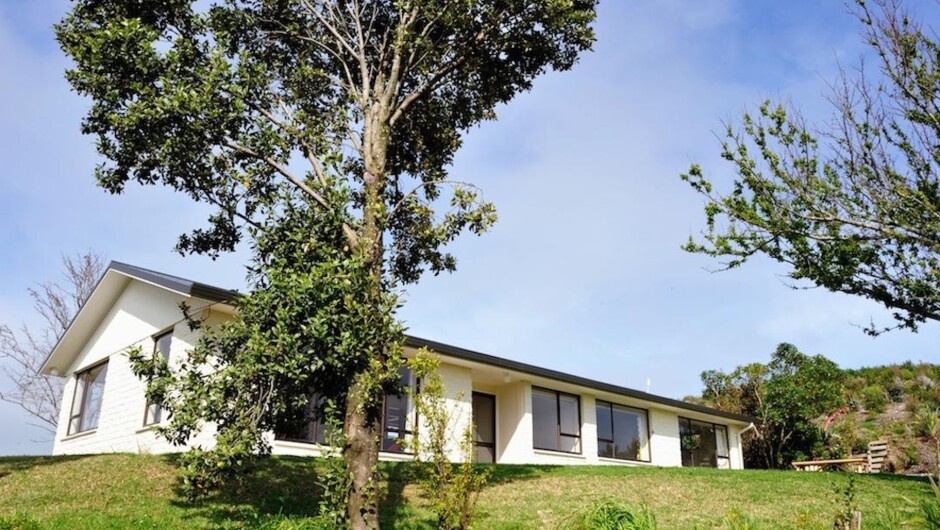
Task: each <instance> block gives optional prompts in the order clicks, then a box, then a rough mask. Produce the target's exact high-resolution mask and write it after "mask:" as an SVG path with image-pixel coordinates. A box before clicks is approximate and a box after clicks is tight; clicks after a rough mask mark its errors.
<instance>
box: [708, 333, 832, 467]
mask: <svg viewBox="0 0 940 530" xmlns="http://www.w3.org/2000/svg"><path fill="white" fill-rule="evenodd" d="M702 383H703V385H704V387H705V389H704V390H703V392H702V398H703V399H704V400H705V402H706V403H707V404H709V405H711V406H714V407H716V408H719V409H721V410H727V411H729V412H734V413H737V414H745V415H749V416H753V417H755V418H758V419H760V420H761V421H760V424H758V425H756V426H755V427H756V429H755V430H754V432H753V433H751V434H749V435H748V438H747V440H748V443H747V445H746V450H745V460H746V464H747V465H748V466H750V467H785V466H787V465H789V463H790V462H791V461H792V460H794V459H796V458H798V457H800V456H801V455H807V454H809V453H811V451H812V447H813V446H814V444H816V442H817V441H818V440H819V439H820V437H821V436H822V433H821V432H820V429H819V427H818V426H816V425H815V423H814V421H815V420H816V418H817V417H819V416H820V415H821V414H826V413H829V412H831V411H832V410H834V409H835V408H836V407H837V406H838V405H839V403H840V402H841V397H842V371H841V370H839V368H838V366H836V364H835V363H833V362H832V361H830V360H828V359H826V358H825V357H823V356H821V355H816V356H812V357H810V356H808V355H805V354H803V353H801V352H800V351H799V350H797V349H796V347H795V346H793V345H791V344H786V343H784V344H780V345H779V346H778V347H777V349H776V351H775V352H774V353H773V355H772V356H771V360H770V362H769V363H768V364H761V363H751V364H747V365H742V366H739V367H737V368H736V369H735V370H733V371H732V372H730V373H724V372H721V371H717V370H711V371H706V372H703V373H702Z"/></svg>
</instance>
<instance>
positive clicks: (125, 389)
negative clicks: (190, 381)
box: [52, 281, 213, 454]
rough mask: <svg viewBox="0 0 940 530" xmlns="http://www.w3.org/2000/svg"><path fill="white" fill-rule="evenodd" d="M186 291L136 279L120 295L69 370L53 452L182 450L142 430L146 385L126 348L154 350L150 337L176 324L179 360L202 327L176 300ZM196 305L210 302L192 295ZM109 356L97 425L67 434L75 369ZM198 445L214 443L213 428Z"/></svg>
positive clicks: (174, 353) (174, 356)
mask: <svg viewBox="0 0 940 530" xmlns="http://www.w3.org/2000/svg"><path fill="white" fill-rule="evenodd" d="M184 299H185V298H184V297H183V296H182V295H179V294H176V293H173V292H170V291H167V290H165V289H161V288H159V287H154V286H152V285H149V284H145V283H142V282H137V281H132V282H130V283H129V284H128V286H127V288H125V289H124V291H123V292H122V293H121V295H120V296H119V297H118V299H117V300H116V301H115V303H114V305H113V306H112V307H111V309H110V311H109V312H108V314H107V315H106V316H105V317H104V319H103V320H102V322H101V324H100V325H99V327H98V330H97V331H96V332H95V333H94V334H93V335H92V337H91V338H90V339H89V341H88V343H87V344H86V345H85V347H84V348H83V349H82V352H81V353H80V354H79V356H78V360H77V361H76V363H74V365H73V367H72V369H71V371H70V372H69V373H67V374H65V376H66V378H67V381H66V384H65V391H64V399H63V400H62V410H61V411H60V413H59V427H58V432H57V433H56V439H55V444H54V446H53V450H52V452H53V454H83V453H109V452H135V453H136V452H144V453H147V452H150V453H165V452H172V451H179V450H182V449H185V448H182V449H181V448H176V447H173V446H171V445H170V444H168V443H167V442H166V441H165V440H163V439H162V438H159V437H157V436H156V434H155V433H154V432H153V431H152V430H150V429H144V428H143V421H144V405H145V403H146V398H145V397H144V383H143V382H142V381H140V380H139V379H137V377H135V376H134V374H133V373H132V372H131V369H130V363H129V361H128V359H127V355H126V351H127V349H128V348H129V347H131V346H134V345H139V346H140V347H142V348H143V349H144V351H152V349H153V339H152V335H154V334H155V333H157V332H160V331H162V330H165V329H168V328H169V327H170V326H172V327H173V340H172V343H171V346H170V362H171V363H176V362H179V360H180V358H181V357H182V356H183V354H184V352H185V351H186V350H187V349H189V348H191V347H192V345H193V344H195V342H196V340H197V337H198V333H199V331H195V332H194V331H191V330H190V329H189V326H188V325H187V323H186V322H180V320H181V319H182V318H183V315H182V313H181V312H180V310H179V307H178V304H179V303H180V302H182V301H184ZM186 302H187V303H188V304H189V305H190V306H191V307H192V308H193V309H196V308H199V307H204V306H207V305H208V303H207V302H205V301H202V300H194V299H188V300H186ZM104 359H108V373H107V376H106V378H105V384H104V394H103V397H102V402H101V415H100V419H99V422H98V428H97V429H94V430H92V431H89V432H84V433H78V434H73V435H71V436H69V435H67V432H68V423H69V421H68V420H69V416H70V414H71V408H72V397H73V394H74V391H75V373H76V372H80V371H81V370H83V369H84V368H86V367H89V366H92V365H95V364H97V363H98V362H100V361H102V360H104ZM194 443H196V444H202V445H206V444H212V443H213V437H212V429H211V428H210V429H205V430H204V431H203V432H202V433H201V434H200V435H199V436H198V437H197V438H196V439H195V440H194Z"/></svg>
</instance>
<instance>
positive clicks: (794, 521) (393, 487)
mask: <svg viewBox="0 0 940 530" xmlns="http://www.w3.org/2000/svg"><path fill="white" fill-rule="evenodd" d="M318 467H319V464H318V462H317V461H316V460H314V459H309V458H308V459H305V458H287V457H275V458H271V459H268V460H266V461H265V462H264V463H263V464H262V465H260V466H259V469H258V470H257V472H256V473H255V474H254V475H253V476H252V477H251V478H250V479H248V480H246V481H245V483H244V484H242V485H240V486H238V487H232V488H231V489H229V490H227V491H225V492H222V493H221V494H220V495H218V496H216V497H214V498H212V499H209V500H206V501H201V502H199V503H196V504H189V503H187V502H186V501H185V500H184V499H183V497H181V495H180V492H179V491H178V490H177V487H176V468H175V462H174V460H173V458H171V457H164V456H150V455H126V454H116V455H100V456H77V457H27V458H19V457H12V458H0V521H2V520H3V518H4V517H6V518H9V517H11V516H12V515H13V514H19V516H20V517H22V516H25V517H26V518H28V519H29V520H32V521H35V522H37V523H38V525H39V527H40V528H49V529H96V530H97V529H117V528H220V529H222V528H252V527H254V528H257V527H264V528H270V527H272V525H271V523H272V521H283V520H289V521H295V522H300V521H303V520H304V519H305V518H307V517H309V516H311V515H314V514H315V513H316V510H317V502H316V499H315V498H314V496H313V495H308V494H307V493H308V492H311V491H313V490H314V489H315V488H314V486H313V484H315V480H316V474H317V470H318ZM382 470H383V473H384V474H385V476H386V477H387V479H388V480H387V482H386V488H387V491H386V495H387V498H388V502H386V503H385V507H384V508H383V513H382V527H383V528H432V526H431V518H430V514H429V513H428V512H427V511H426V510H425V508H424V503H423V499H422V498H421V496H420V493H419V491H418V488H417V487H416V486H415V485H414V484H413V481H412V480H411V477H410V476H409V475H410V474H411V472H412V468H411V467H410V466H409V465H408V464H383V468H382ZM847 481H848V475H845V474H841V473H838V474H828V473H796V472H787V471H716V470H702V469H661V468H649V467H629V468H628V467H594V466H590V467H589V466H584V467H548V466H495V469H494V473H493V478H492V480H491V483H490V485H489V486H488V487H487V488H486V490H485V491H484V492H483V494H482V495H481V497H480V505H479V513H480V518H479V524H478V526H477V528H493V529H510V528H512V529H529V528H531V529H538V528H553V527H554V526H555V525H556V524H557V523H558V522H559V521H560V520H561V519H563V518H564V517H565V516H567V515H568V514H570V513H571V512H573V511H574V510H577V509H579V508H581V507H583V506H586V505H588V504H590V503H591V502H592V501H593V500H595V499H598V498H602V497H611V498H616V499H621V500H625V501H628V502H631V503H637V502H645V503H647V504H649V505H650V506H651V507H652V509H653V511H654V512H655V514H656V517H657V519H658V522H659V525H660V528H663V529H672V528H679V529H682V528H701V529H708V528H716V527H717V526H716V525H717V524H718V521H719V520H720V519H721V518H722V517H724V516H725V515H726V514H728V513H729V512H731V511H734V510H739V511H743V512H746V513H747V514H748V515H749V516H750V517H752V518H753V519H755V520H756V521H758V522H760V523H763V525H761V528H764V527H767V528H832V517H833V515H834V514H835V513H836V511H837V510H838V509H839V504H838V501H837V494H836V493H835V489H836V487H839V486H843V487H844V485H845V484H846V483H847ZM855 489H856V496H857V500H858V503H859V507H860V508H861V510H862V512H863V514H871V515H874V514H876V512H882V511H884V510H886V509H891V510H903V509H906V508H907V507H911V506H913V505H914V504H916V503H919V502H920V501H922V500H924V499H927V498H928V497H929V495H930V489H929V485H928V484H927V483H926V482H925V481H922V480H918V479H912V478H905V477H898V476H891V475H866V476H858V477H857V480H856V487H855ZM868 521H873V519H872V518H871V517H869V519H868ZM868 521H866V522H868ZM869 528H878V526H876V525H866V530H867V529H869Z"/></svg>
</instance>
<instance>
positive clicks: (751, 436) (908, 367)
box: [685, 343, 940, 474]
mask: <svg viewBox="0 0 940 530" xmlns="http://www.w3.org/2000/svg"><path fill="white" fill-rule="evenodd" d="M701 379H702V385H703V387H704V388H703V391H702V394H701V395H700V396H688V397H686V398H685V399H686V400H687V401H691V402H694V403H700V404H704V405H708V406H711V407H715V408H717V409H720V410H725V411H728V412H734V413H737V414H744V415H748V416H752V417H754V418H757V420H758V421H757V422H756V424H755V428H754V429H751V430H749V431H748V433H747V434H746V435H745V436H744V460H745V463H746V466H747V467H751V468H789V467H790V465H791V463H792V462H794V461H798V460H812V459H816V460H818V459H836V458H843V457H846V456H849V455H853V454H863V453H865V452H866V451H868V444H869V442H872V441H876V440H884V441H887V442H888V451H889V453H888V458H887V460H886V462H885V464H884V469H883V471H886V472H893V473H905V474H924V473H936V472H937V470H938V467H937V464H938V463H940V365H935V364H926V363H920V364H914V363H912V362H906V363H903V364H898V365H888V366H876V367H868V368H859V369H852V370H845V369H841V368H839V366H838V365H837V364H836V363H834V362H833V361H831V360H830V359H827V358H826V357H825V356H823V355H807V354H805V353H803V352H801V351H799V350H798V349H797V347H796V346H794V345H792V344H788V343H781V344H780V345H778V346H777V348H776V350H775V351H774V352H773V353H772V354H771V355H770V360H769V362H766V363H763V362H751V363H748V364H742V365H740V366H737V367H736V368H735V369H734V370H731V371H729V372H724V371H721V370H706V371H704V372H702V374H701Z"/></svg>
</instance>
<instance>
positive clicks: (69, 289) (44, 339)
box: [0, 251, 105, 435]
mask: <svg viewBox="0 0 940 530" xmlns="http://www.w3.org/2000/svg"><path fill="white" fill-rule="evenodd" d="M62 267H63V269H62V275H63V277H64V279H65V284H64V285H63V284H60V283H56V282H45V283H42V284H40V285H39V286H37V287H36V288H31V289H29V296H30V298H32V299H33V308H35V310H36V313H38V314H39V316H40V317H41V322H42V324H41V327H39V328H38V329H37V328H30V327H29V326H27V325H26V324H23V325H22V326H21V327H20V332H19V333H17V332H15V331H13V329H12V328H11V327H10V326H9V325H7V324H0V361H2V364H0V373H2V374H3V375H4V376H5V377H6V380H7V382H8V384H9V386H10V389H9V390H7V391H0V400H3V401H6V402H7V403H12V404H14V405H17V406H18V407H20V408H21V409H23V410H24V411H26V413H27V414H29V415H30V416H31V422H30V425H33V426H34V427H38V428H40V429H43V430H45V431H46V432H48V433H49V434H50V435H52V434H55V432H56V424H57V423H58V420H59V406H60V404H61V399H62V384H63V381H62V379H61V378H58V377H48V376H45V375H42V374H40V373H39V370H40V368H42V365H43V363H44V362H46V358H47V357H49V354H50V353H52V349H53V348H54V347H55V345H56V343H57V342H58V341H59V339H60V338H62V335H63V334H64V333H65V330H66V329H68V326H69V324H71V323H72V319H73V318H74V317H75V314H76V313H78V310H79V309H81V307H82V305H83V304H84V303H85V300H87V299H88V297H89V296H91V292H92V291H93V290H94V288H95V285H97V283H98V280H99V279H100V278H101V275H102V274H103V273H104V269H105V261H104V258H103V257H102V256H101V255H100V254H97V253H95V252H91V251H89V252H86V253H84V254H78V255H75V256H66V255H63V256H62Z"/></svg>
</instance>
